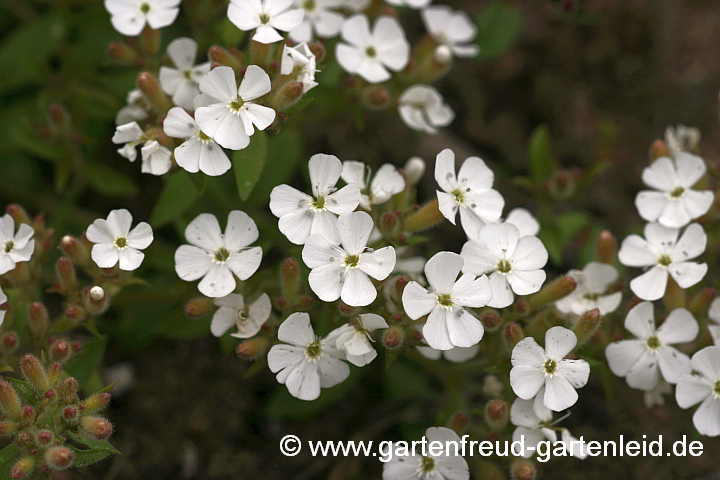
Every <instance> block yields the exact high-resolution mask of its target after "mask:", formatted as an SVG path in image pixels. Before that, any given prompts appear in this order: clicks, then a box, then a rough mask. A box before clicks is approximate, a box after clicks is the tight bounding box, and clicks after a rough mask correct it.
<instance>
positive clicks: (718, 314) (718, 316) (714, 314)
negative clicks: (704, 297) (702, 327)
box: [708, 297, 720, 345]
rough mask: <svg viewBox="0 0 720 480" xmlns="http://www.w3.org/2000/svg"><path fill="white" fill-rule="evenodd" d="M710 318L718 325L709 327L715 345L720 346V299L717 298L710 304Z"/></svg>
mask: <svg viewBox="0 0 720 480" xmlns="http://www.w3.org/2000/svg"><path fill="white" fill-rule="evenodd" d="M708 318H709V319H710V320H712V321H713V322H715V323H716V324H717V325H708V330H710V336H712V338H713V343H715V345H720V297H715V300H713V301H712V303H711V304H710V309H709V310H708Z"/></svg>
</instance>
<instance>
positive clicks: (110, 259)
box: [91, 243, 120, 268]
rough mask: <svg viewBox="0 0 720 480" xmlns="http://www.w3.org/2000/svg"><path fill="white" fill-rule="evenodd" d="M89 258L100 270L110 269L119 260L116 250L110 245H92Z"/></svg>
mask: <svg viewBox="0 0 720 480" xmlns="http://www.w3.org/2000/svg"><path fill="white" fill-rule="evenodd" d="M91 256H92V259H93V262H95V264H96V265H97V266H98V267H100V268H112V267H114V266H115V265H117V263H118V261H119V259H120V256H119V254H118V249H117V248H116V247H115V245H114V244H112V243H98V244H97V245H93V248H92V252H91Z"/></svg>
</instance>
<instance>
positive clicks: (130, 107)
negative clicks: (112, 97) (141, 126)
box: [115, 88, 152, 125]
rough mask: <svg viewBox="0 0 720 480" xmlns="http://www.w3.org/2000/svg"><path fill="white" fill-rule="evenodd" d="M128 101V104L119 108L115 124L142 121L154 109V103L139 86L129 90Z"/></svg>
mask: <svg viewBox="0 0 720 480" xmlns="http://www.w3.org/2000/svg"><path fill="white" fill-rule="evenodd" d="M126 102H127V105H125V106H124V107H122V108H121V109H120V110H118V112H117V115H115V125H125V124H126V123H132V122H142V121H143V120H145V119H147V118H148V116H149V115H148V112H149V111H150V110H152V105H150V102H148V100H147V97H145V95H144V94H143V93H142V91H141V90H140V89H139V88H134V89H132V90H130V91H129V92H128V94H127V99H126Z"/></svg>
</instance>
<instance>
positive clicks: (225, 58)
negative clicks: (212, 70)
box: [208, 45, 244, 75]
mask: <svg viewBox="0 0 720 480" xmlns="http://www.w3.org/2000/svg"><path fill="white" fill-rule="evenodd" d="M208 56H209V57H210V61H212V62H213V63H214V64H215V65H217V66H223V67H230V68H232V69H233V70H234V71H235V74H236V75H239V74H241V73H242V71H243V68H244V67H243V64H242V62H241V61H240V59H238V58H237V57H236V56H235V55H233V54H232V53H231V52H229V51H227V50H226V49H224V48H223V47H221V46H219V45H213V46H212V47H210V50H209V51H208Z"/></svg>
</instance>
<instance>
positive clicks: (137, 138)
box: [112, 122, 147, 162]
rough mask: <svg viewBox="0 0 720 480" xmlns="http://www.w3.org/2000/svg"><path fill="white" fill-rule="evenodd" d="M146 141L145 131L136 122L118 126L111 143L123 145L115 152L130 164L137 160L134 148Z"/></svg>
mask: <svg viewBox="0 0 720 480" xmlns="http://www.w3.org/2000/svg"><path fill="white" fill-rule="evenodd" d="M146 140H147V138H146V137H145V131H144V130H143V129H142V128H140V125H138V123H137V122H130V123H126V124H124V125H118V126H117V127H116V128H115V134H114V135H113V137H112V142H113V143H115V144H118V145H120V144H123V146H122V147H120V148H119V149H118V150H117V152H118V153H119V154H120V155H121V156H123V157H125V158H127V159H128V160H130V161H131V162H134V161H135V160H136V159H137V149H136V148H135V147H137V146H138V145H140V144H141V143H144V142H145V141H146Z"/></svg>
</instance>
